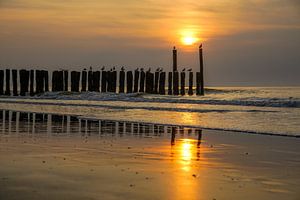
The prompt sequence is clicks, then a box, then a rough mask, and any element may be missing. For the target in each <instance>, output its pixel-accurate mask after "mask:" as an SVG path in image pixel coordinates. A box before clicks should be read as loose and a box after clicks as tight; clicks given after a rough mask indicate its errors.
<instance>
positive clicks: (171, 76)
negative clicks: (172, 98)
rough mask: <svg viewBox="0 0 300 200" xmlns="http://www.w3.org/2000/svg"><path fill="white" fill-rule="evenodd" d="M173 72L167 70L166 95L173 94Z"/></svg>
mask: <svg viewBox="0 0 300 200" xmlns="http://www.w3.org/2000/svg"><path fill="white" fill-rule="evenodd" d="M172 88H173V72H169V75H168V95H172V94H173V89H172Z"/></svg>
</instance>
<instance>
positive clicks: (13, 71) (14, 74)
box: [11, 69, 18, 96]
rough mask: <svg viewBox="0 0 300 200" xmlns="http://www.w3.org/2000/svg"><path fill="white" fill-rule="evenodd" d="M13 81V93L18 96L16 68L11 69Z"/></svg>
mask: <svg viewBox="0 0 300 200" xmlns="http://www.w3.org/2000/svg"><path fill="white" fill-rule="evenodd" d="M11 72H12V81H13V95H14V96H18V71H17V70H16V69H13V70H11Z"/></svg>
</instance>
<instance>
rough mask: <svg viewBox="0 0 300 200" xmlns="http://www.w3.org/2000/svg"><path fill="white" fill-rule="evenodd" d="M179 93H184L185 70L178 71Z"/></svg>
mask: <svg viewBox="0 0 300 200" xmlns="http://www.w3.org/2000/svg"><path fill="white" fill-rule="evenodd" d="M180 94H181V95H185V72H181V73H180Z"/></svg>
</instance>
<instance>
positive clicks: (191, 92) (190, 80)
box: [188, 72, 194, 95]
mask: <svg viewBox="0 0 300 200" xmlns="http://www.w3.org/2000/svg"><path fill="white" fill-rule="evenodd" d="M193 78H194V77H193V72H190V73H189V91H188V94H189V95H193Z"/></svg>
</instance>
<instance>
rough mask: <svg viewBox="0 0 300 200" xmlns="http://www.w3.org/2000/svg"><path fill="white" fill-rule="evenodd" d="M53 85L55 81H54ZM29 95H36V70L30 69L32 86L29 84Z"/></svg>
mask: <svg viewBox="0 0 300 200" xmlns="http://www.w3.org/2000/svg"><path fill="white" fill-rule="evenodd" d="M52 87H53V83H52ZM29 88H30V89H29V90H30V91H29V95H30V96H33V95H34V70H30V86H29Z"/></svg>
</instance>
